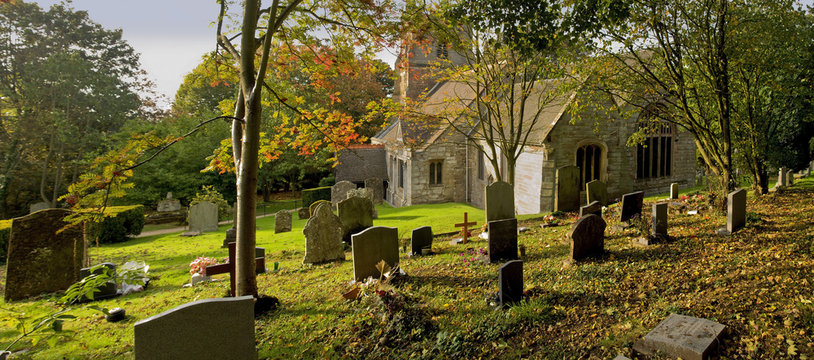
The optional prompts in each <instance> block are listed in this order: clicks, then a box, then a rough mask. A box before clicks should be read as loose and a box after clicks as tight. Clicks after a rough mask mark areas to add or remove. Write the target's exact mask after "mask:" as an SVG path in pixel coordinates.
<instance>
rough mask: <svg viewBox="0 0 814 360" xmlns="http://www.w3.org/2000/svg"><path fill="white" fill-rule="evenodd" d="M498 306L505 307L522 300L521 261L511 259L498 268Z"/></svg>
mask: <svg viewBox="0 0 814 360" xmlns="http://www.w3.org/2000/svg"><path fill="white" fill-rule="evenodd" d="M498 283H500V292H499V293H498V299H499V303H500V307H507V306H509V305H511V304H516V303H519V302H520V301H521V300H523V261H521V260H512V261H509V262H507V263H505V264H503V265H502V266H501V267H500V269H499V270H498Z"/></svg>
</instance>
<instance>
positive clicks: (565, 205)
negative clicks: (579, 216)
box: [554, 166, 580, 211]
mask: <svg viewBox="0 0 814 360" xmlns="http://www.w3.org/2000/svg"><path fill="white" fill-rule="evenodd" d="M579 192H580V188H579V168H578V167H576V166H563V167H561V168H559V169H557V173H556V176H555V189H554V211H576V210H578V209H579Z"/></svg>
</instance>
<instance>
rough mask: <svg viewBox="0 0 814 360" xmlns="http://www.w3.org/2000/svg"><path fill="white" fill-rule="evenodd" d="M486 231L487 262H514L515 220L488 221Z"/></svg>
mask: <svg viewBox="0 0 814 360" xmlns="http://www.w3.org/2000/svg"><path fill="white" fill-rule="evenodd" d="M487 229H488V231H489V262H491V263H493V264H494V263H497V262H499V261H501V260H516V259H517V219H514V218H512V219H503V220H495V221H490V222H489V223H488V225H487Z"/></svg>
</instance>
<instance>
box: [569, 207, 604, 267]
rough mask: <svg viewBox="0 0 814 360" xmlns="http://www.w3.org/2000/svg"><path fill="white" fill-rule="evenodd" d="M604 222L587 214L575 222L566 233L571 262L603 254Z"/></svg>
mask: <svg viewBox="0 0 814 360" xmlns="http://www.w3.org/2000/svg"><path fill="white" fill-rule="evenodd" d="M606 226H607V225H606V224H605V220H602V218H601V217H599V216H597V215H594V214H588V215H585V216H583V217H581V218H580V219H579V220H577V222H576V223H574V225H573V226H572V227H571V231H570V232H569V233H568V238H569V239H570V245H571V254H570V259H571V260H582V259H584V258H587V257H590V256H595V255H601V254H603V253H604V252H605V227H606Z"/></svg>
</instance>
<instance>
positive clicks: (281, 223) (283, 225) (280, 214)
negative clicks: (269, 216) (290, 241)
mask: <svg viewBox="0 0 814 360" xmlns="http://www.w3.org/2000/svg"><path fill="white" fill-rule="evenodd" d="M291 221H292V219H291V212H290V211H288V210H280V211H277V214H275V215H274V233H275V234H278V233H281V232H289V231H291Z"/></svg>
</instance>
